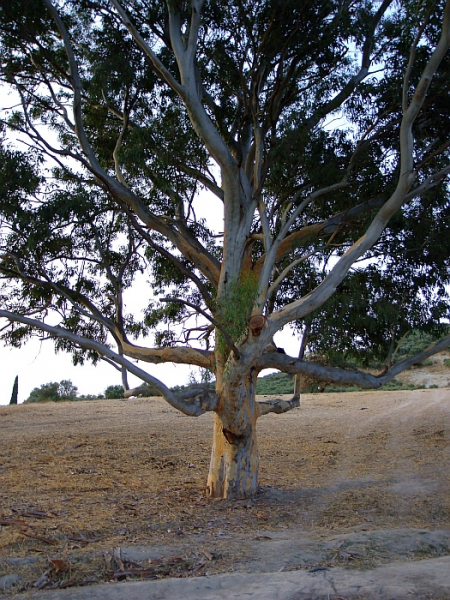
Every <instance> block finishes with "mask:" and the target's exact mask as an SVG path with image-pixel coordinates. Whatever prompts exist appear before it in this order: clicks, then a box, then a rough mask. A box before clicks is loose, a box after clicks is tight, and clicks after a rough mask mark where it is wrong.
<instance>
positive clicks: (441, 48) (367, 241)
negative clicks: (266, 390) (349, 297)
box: [265, 0, 450, 340]
mask: <svg viewBox="0 0 450 600" xmlns="http://www.w3.org/2000/svg"><path fill="white" fill-rule="evenodd" d="M449 46H450V0H447V3H446V7H445V13H444V20H443V25H442V31H441V36H440V38H439V41H438V43H437V46H436V48H435V50H434V51H433V53H432V54H431V57H430V59H429V60H428V62H427V64H426V66H425V67H424V69H423V71H422V76H421V78H420V80H419V83H418V85H417V88H416V91H415V93H414V95H413V98H412V100H411V103H410V105H409V108H408V109H407V111H406V112H405V114H404V115H403V118H402V122H401V126H400V173H399V177H398V182H397V186H396V189H395V191H394V192H393V194H392V195H391V196H390V198H389V199H388V200H387V201H386V202H385V204H384V205H383V206H382V207H381V209H380V210H379V211H378V213H377V214H376V215H375V217H374V219H373V220H372V222H371V224H370V225H369V227H368V228H367V229H366V232H365V234H364V235H363V236H362V237H361V238H360V239H359V240H357V241H356V242H355V243H354V244H353V245H352V246H351V247H350V248H349V249H348V250H347V252H346V253H345V254H344V255H343V256H342V257H341V258H340V259H339V261H338V262H337V263H336V265H335V266H334V267H333V269H331V271H330V272H329V273H328V275H327V276H326V277H325V278H324V280H323V281H322V282H321V283H320V284H319V285H318V286H317V287H316V288H315V289H314V290H313V291H312V292H310V293H309V294H307V295H306V296H304V297H303V298H301V299H299V300H297V301H295V302H292V303H291V304H288V305H286V306H285V307H284V308H282V309H280V310H279V311H277V312H276V313H274V314H272V315H271V317H269V319H268V321H267V324H268V327H267V329H266V332H265V335H266V336H267V340H268V339H271V337H273V335H274V334H275V333H276V331H278V330H279V329H280V328H281V327H283V326H284V325H286V324H287V323H289V322H291V321H295V320H298V319H301V318H303V317H304V316H305V315H306V314H309V313H311V312H312V311H313V310H315V309H316V308H318V307H319V306H322V305H323V304H324V303H325V302H326V301H327V300H328V298H330V297H331V296H332V295H333V294H334V292H335V290H336V288H337V286H338V285H339V284H340V283H341V282H342V281H343V279H344V278H345V277H346V275H347V273H348V271H349V270H350V268H351V266H352V265H353V264H354V262H355V261H356V260H358V259H359V258H360V257H361V256H363V255H364V254H365V252H367V251H368V250H369V249H370V248H371V247H372V246H373V245H374V244H375V243H376V242H377V240H378V239H379V238H380V236H381V234H382V233H383V231H384V229H385V228H386V226H387V224H388V222H389V221H390V219H391V217H392V216H393V215H394V214H395V213H396V212H397V210H399V208H400V207H401V206H402V204H403V203H404V201H405V198H406V197H407V195H408V194H409V192H410V190H411V186H412V184H413V182H414V179H415V177H416V173H415V172H414V170H413V167H414V161H413V152H414V139H413V134H412V128H413V125H414V122H415V120H416V118H417V115H418V114H419V112H420V109H421V108H422V106H423V103H424V101H425V97H426V93H427V91H428V88H429V86H430V83H431V80H432V77H433V75H434V74H435V72H436V70H437V68H438V67H439V64H440V62H441V61H442V59H443V58H444V56H445V54H446V52H447V50H448V48H449Z"/></svg>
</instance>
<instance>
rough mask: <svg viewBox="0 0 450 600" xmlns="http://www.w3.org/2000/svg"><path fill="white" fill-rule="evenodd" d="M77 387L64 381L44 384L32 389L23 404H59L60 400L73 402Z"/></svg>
mask: <svg viewBox="0 0 450 600" xmlns="http://www.w3.org/2000/svg"><path fill="white" fill-rule="evenodd" d="M77 389H78V388H77V387H75V386H74V385H73V384H72V382H71V381H70V380H67V379H64V380H62V381H61V382H60V383H56V382H51V383H44V384H43V385H41V386H40V387H39V388H34V389H33V390H32V392H31V394H30V396H29V397H28V398H27V400H25V402H59V401H60V400H75V399H76V396H77Z"/></svg>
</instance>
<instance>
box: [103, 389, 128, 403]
mask: <svg viewBox="0 0 450 600" xmlns="http://www.w3.org/2000/svg"><path fill="white" fill-rule="evenodd" d="M123 394H124V392H123V386H122V385H109V386H108V387H107V388H106V390H105V394H104V395H105V398H106V399H107V400H114V399H116V398H123Z"/></svg>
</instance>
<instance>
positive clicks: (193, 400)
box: [124, 385, 218, 412]
mask: <svg viewBox="0 0 450 600" xmlns="http://www.w3.org/2000/svg"><path fill="white" fill-rule="evenodd" d="M148 392H149V386H148V385H141V386H139V387H136V388H132V389H131V390H127V391H126V392H125V393H124V397H125V398H131V397H132V396H140V395H141V394H146V393H147V394H148ZM174 394H175V396H176V397H177V398H178V399H179V400H180V401H182V402H185V403H186V404H189V405H193V406H200V407H201V408H202V409H203V412H206V411H213V410H215V409H216V407H217V404H218V398H217V394H216V392H215V391H214V390H213V389H211V387H209V386H201V385H196V386H193V387H189V388H186V389H185V390H180V391H179V392H174Z"/></svg>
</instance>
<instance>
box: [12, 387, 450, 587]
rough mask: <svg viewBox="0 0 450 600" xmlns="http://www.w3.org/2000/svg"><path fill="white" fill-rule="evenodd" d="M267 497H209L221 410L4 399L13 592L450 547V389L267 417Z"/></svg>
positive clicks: (323, 399)
mask: <svg viewBox="0 0 450 600" xmlns="http://www.w3.org/2000/svg"><path fill="white" fill-rule="evenodd" d="M258 433H259V440H260V457H261V469H260V484H261V491H260V494H259V495H258V496H257V497H256V498H255V499H253V500H248V501H229V502H223V501H208V500H207V499H206V498H205V496H204V484H205V482H206V475H207V470H208V462H209V452H210V438H211V435H212V416H211V415H204V416H202V417H200V418H198V419H194V418H189V417H185V416H183V415H181V414H179V413H177V412H176V411H174V410H172V409H171V408H170V407H169V406H168V405H167V404H165V403H164V401H162V400H160V399H138V400H130V401H91V402H76V403H61V404H54V403H51V404H41V405H32V404H30V405H20V406H17V407H1V408H0V435H1V437H0V446H1V454H0V496H1V498H2V502H1V506H0V524H1V530H0V577H1V576H3V577H8V576H9V577H13V578H15V579H14V581H16V585H15V586H14V587H13V588H12V589H11V590H10V591H9V592H6V593H8V594H14V592H17V591H23V590H27V589H39V588H42V589H44V588H48V587H58V586H59V587H65V586H68V585H84V584H89V583H91V582H94V581H105V580H117V579H123V578H126V577H165V576H192V575H197V576H198V575H203V574H211V573H220V572H227V571H232V570H234V571H268V572H270V571H277V570H281V569H284V570H289V569H299V568H308V569H313V568H317V569H320V568H325V567H326V566H332V565H335V564H339V565H347V566H348V567H349V568H351V567H353V566H359V567H361V566H367V567H370V566H374V565H376V564H380V563H383V562H389V561H392V560H395V559H398V558H402V559H407V560H418V559H420V558H429V557H433V556H443V555H446V554H447V555H448V554H450V467H449V459H450V389H449V388H443V389H424V390H416V391H401V392H389V393H385V392H361V393H348V394H326V393H325V394H317V395H305V396H303V397H302V405H301V408H300V409H296V410H294V411H292V412H290V413H287V414H285V415H267V416H265V417H263V418H261V419H260V421H259V425H258Z"/></svg>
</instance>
